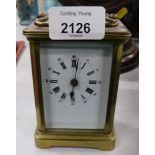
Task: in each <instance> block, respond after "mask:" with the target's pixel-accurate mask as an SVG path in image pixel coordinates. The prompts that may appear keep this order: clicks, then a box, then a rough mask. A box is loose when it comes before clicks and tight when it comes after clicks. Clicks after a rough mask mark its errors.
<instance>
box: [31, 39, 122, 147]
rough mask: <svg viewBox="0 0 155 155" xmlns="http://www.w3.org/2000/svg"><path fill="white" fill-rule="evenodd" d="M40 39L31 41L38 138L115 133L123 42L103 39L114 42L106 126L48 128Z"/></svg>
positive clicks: (103, 135) (40, 145)
mask: <svg viewBox="0 0 155 155" xmlns="http://www.w3.org/2000/svg"><path fill="white" fill-rule="evenodd" d="M39 41H40V40H38V41H30V49H31V50H30V51H31V61H32V73H33V82H34V93H35V105H36V113H37V131H36V136H37V138H38V135H40V136H41V137H42V138H43V137H44V136H45V137H47V135H50V136H51V138H52V137H53V136H54V135H55V136H54V137H55V139H59V138H60V135H64V136H66V138H67V137H72V138H71V139H74V138H75V136H77V135H79V136H80V135H81V136H80V137H81V138H80V140H84V139H83V137H84V136H86V137H87V139H89V138H90V137H92V136H94V135H100V137H99V136H97V137H98V139H99V140H100V139H101V138H103V137H104V138H103V139H105V136H107V135H108V136H109V135H113V120H114V112H115V105H116V98H117V90H118V82H119V74H120V63H121V55H122V47H123V42H120V41H118V40H115V41H114V40H113V41H110V40H109V41H108V40H104V41H102V42H104V43H111V42H112V43H113V53H112V68H111V77H110V86H109V97H108V106H107V114H106V123H105V128H104V129H47V128H46V125H45V119H44V110H43V96H42V85H41V72H40V71H41V70H40V53H39V47H40V46H39ZM44 41H49V40H46V39H45V40H44ZM92 42H94V41H92ZM85 131H87V132H85ZM56 135H57V136H56ZM82 135H83V136H82ZM101 135H102V136H101ZM110 137H111V136H110ZM67 139H68V138H67ZM110 139H113V140H114V139H115V138H114V136H112V137H111V138H110ZM37 142H38V141H37ZM37 145H38V146H39V147H42V146H43V145H42V144H37Z"/></svg>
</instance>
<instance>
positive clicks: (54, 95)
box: [40, 41, 113, 129]
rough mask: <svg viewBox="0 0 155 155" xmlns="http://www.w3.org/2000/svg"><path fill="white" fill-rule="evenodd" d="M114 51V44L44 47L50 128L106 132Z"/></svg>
mask: <svg viewBox="0 0 155 155" xmlns="http://www.w3.org/2000/svg"><path fill="white" fill-rule="evenodd" d="M112 51H113V46H112V44H110V43H108V44H104V43H103V42H89V41H88V42H82V41H78V42H74V41H67V42H64V41H55V42H52V43H51V42H50V43H49V42H45V43H40V66H41V80H42V81H41V82H42V93H43V107H44V115H45V123H46V127H47V128H64V129H65V128H66V129H103V128H104V126H105V121H106V111H107V103H108V94H109V85H110V75H111V66H112Z"/></svg>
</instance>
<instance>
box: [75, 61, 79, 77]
mask: <svg viewBox="0 0 155 155" xmlns="http://www.w3.org/2000/svg"><path fill="white" fill-rule="evenodd" d="M78 67H79V59H78V60H77V64H76V72H75V78H74V79H76V75H77V70H78Z"/></svg>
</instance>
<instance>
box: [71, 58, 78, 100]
mask: <svg viewBox="0 0 155 155" xmlns="http://www.w3.org/2000/svg"><path fill="white" fill-rule="evenodd" d="M78 66H79V59H78V60H77V64H76V71H75V77H74V79H72V80H71V85H72V86H73V87H72V91H71V92H70V98H71V101H72V102H75V93H74V91H73V90H74V88H75V87H76V86H77V85H78V81H77V80H76V75H77V70H78Z"/></svg>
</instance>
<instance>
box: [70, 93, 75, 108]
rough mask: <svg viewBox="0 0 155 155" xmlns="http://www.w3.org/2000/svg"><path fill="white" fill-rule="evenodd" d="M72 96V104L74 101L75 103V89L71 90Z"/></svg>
mask: <svg viewBox="0 0 155 155" xmlns="http://www.w3.org/2000/svg"><path fill="white" fill-rule="evenodd" d="M70 98H71V102H72V104H73V105H74V103H75V94H74V92H73V91H71V92H70Z"/></svg>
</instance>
